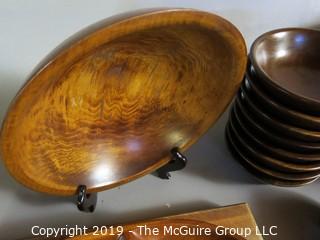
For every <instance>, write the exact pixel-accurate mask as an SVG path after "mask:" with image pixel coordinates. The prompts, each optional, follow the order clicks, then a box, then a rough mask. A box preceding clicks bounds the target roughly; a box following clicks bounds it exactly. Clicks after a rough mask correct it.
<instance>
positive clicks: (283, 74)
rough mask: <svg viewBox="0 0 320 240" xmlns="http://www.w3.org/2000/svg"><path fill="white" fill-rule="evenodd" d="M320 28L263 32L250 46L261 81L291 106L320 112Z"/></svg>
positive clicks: (313, 112)
mask: <svg viewBox="0 0 320 240" xmlns="http://www.w3.org/2000/svg"><path fill="white" fill-rule="evenodd" d="M319 42H320V31H317V30H310V29H301V28H287V29H278V30H274V31H271V32H268V33H265V34H263V35H262V36H260V37H259V38H258V39H256V40H255V41H254V43H253V44H252V46H251V49H250V54H249V56H250V60H251V62H252V65H253V69H254V71H255V72H256V73H257V75H258V76H259V79H260V80H261V83H262V84H263V85H264V86H265V87H266V88H268V89H269V91H270V92H271V93H272V94H273V96H275V97H277V98H278V99H280V102H283V103H286V104H287V105H288V106H291V107H292V108H297V109H300V110H301V111H304V112H307V113H312V114H316V115H320V91H319V89H320V79H319V76H320V44H319Z"/></svg>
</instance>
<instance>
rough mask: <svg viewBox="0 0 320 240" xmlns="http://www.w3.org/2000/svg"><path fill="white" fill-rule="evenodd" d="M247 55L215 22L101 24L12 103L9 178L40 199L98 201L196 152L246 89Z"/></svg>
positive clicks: (162, 17)
mask: <svg viewBox="0 0 320 240" xmlns="http://www.w3.org/2000/svg"><path fill="white" fill-rule="evenodd" d="M245 68H246V47H245V42H244V40H243V38H242V36H241V34H240V33H239V31H238V30H237V29H236V28H235V27H234V26H233V25H232V24H231V23H229V22H228V21H226V20H224V19H223V18H221V17H219V16H216V15H214V14H211V13H207V12H202V11H197V10H191V9H160V10H148V11H143V12H134V13H130V14H125V15H120V16H117V17H114V18H110V19H107V20H104V21H102V22H100V23H98V24H95V25H93V26H91V27H89V28H87V29H85V30H83V31H81V32H80V33H78V34H76V35H75V36H74V37H72V39H71V40H69V41H67V42H66V43H64V44H63V45H62V46H60V47H58V48H57V50H55V51H54V52H53V53H52V54H50V55H49V57H47V58H46V59H45V60H44V61H43V62H42V63H41V64H40V65H39V67H37V68H36V70H35V71H34V72H33V74H32V75H31V76H30V78H29V79H28V81H27V83H26V84H25V85H24V86H23V88H22V89H21V90H20V92H19V93H18V95H17V96H16V98H15V99H14V101H13V102H12V104H11V106H10V108H9V111H8V114H7V116H6V119H5V121H4V124H3V127H2V132H1V153H2V157H3V160H4V162H5V165H6V167H7V168H8V170H9V172H10V173H11V174H12V175H13V176H14V177H15V178H16V179H17V180H18V181H19V182H21V183H22V184H24V185H25V186H27V187H29V188H31V189H33V190H36V191H40V192H46V193H50V194H57V195H73V194H75V193H76V190H77V187H78V186H79V185H86V186H87V189H88V192H89V193H90V192H97V191H101V190H105V189H108V188H112V187H115V186H118V185H120V184H124V183H126V182H129V181H131V180H134V179H136V178H138V177H141V176H143V175H145V174H148V173H150V172H152V171H154V170H156V169H157V168H159V167H160V166H162V165H164V164H166V163H167V162H168V161H169V160H170V157H171V156H170V150H171V149H172V148H174V147H178V148H180V149H181V151H184V150H185V149H187V148H188V147H190V146H191V145H192V144H193V143H194V142H195V141H196V140H197V139H199V137H200V136H201V135H202V134H204V133H205V132H206V131H207V129H208V128H209V127H210V126H212V125H213V123H214V122H215V121H216V120H217V119H218V117H219V116H220V115H221V114H222V113H223V112H224V110H225V109H226V107H227V106H228V104H229V103H230V101H231V99H232V97H233V96H234V95H235V93H236V91H237V90H238V87H239V86H240V83H241V80H242V78H243V75H244V72H245Z"/></svg>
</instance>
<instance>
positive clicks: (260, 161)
mask: <svg viewBox="0 0 320 240" xmlns="http://www.w3.org/2000/svg"><path fill="white" fill-rule="evenodd" d="M229 130H230V134H231V137H232V140H233V141H234V143H235V144H236V147H237V149H238V150H239V151H240V153H241V154H242V155H243V158H245V159H246V162H248V163H249V164H251V165H254V166H255V167H256V168H257V169H259V171H261V172H263V173H265V174H268V175H270V176H273V177H276V178H280V179H285V180H293V181H297V180H308V179H313V178H315V177H319V176H320V171H319V170H317V171H311V172H310V171H309V172H288V171H287V170H286V171H283V170H280V169H278V168H275V167H274V166H271V165H270V164H269V163H270V161H269V162H266V159H267V158H270V157H268V156H266V155H264V154H263V153H262V152H259V151H258V150H256V149H254V148H253V147H251V146H250V145H249V143H248V142H247V141H246V139H245V138H244V137H243V136H241V135H240V134H238V132H237V131H236V129H235V128H233V127H232V125H231V122H230V123H229Z"/></svg>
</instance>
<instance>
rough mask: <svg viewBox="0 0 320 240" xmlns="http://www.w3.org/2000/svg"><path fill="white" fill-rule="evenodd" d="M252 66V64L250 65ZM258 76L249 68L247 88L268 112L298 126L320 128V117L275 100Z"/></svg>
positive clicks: (245, 82)
mask: <svg viewBox="0 0 320 240" xmlns="http://www.w3.org/2000/svg"><path fill="white" fill-rule="evenodd" d="M250 66H251V65H250ZM256 78H257V77H256V76H252V74H251V73H250V71H249V70H247V73H246V79H245V81H244V86H245V88H246V90H247V91H248V92H249V93H250V94H252V95H253V96H254V97H255V98H256V100H257V101H259V102H260V104H261V105H263V106H264V110H265V111H266V112H268V113H273V114H274V115H275V116H277V117H279V118H280V119H282V120H285V121H287V122H288V123H290V124H292V125H295V126H297V127H301V128H306V129H310V130H318V131H319V130H320V117H318V116H314V115H309V114H305V113H303V112H301V111H296V110H294V109H291V108H288V107H287V106H285V105H282V104H281V103H279V102H278V101H276V100H274V99H273V97H272V95H270V94H268V92H267V91H264V88H263V87H262V86H261V85H260V84H259V83H258V81H259V80H256Z"/></svg>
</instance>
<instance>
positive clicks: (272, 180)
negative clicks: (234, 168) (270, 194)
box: [226, 125, 318, 187]
mask: <svg viewBox="0 0 320 240" xmlns="http://www.w3.org/2000/svg"><path fill="white" fill-rule="evenodd" d="M234 139H235V138H234V136H233V135H232V132H231V130H230V128H229V125H228V126H227V127H226V141H227V144H228V146H229V149H230V151H231V153H232V155H233V156H234V157H235V159H236V160H237V161H238V162H239V163H240V164H241V165H242V166H243V167H244V168H245V169H246V170H248V171H249V172H250V173H251V174H252V175H253V176H255V177H256V178H257V179H258V180H260V181H262V182H264V183H269V184H272V185H276V186H280V187H298V186H303V185H306V184H309V183H312V182H314V181H316V180H317V179H318V177H316V178H313V179H307V180H287V179H283V178H278V177H276V176H275V175H278V174H274V172H273V171H271V172H270V171H268V170H265V169H264V168H261V167H260V166H258V165H256V164H253V163H252V162H251V161H249V160H248V158H247V157H246V156H245V155H244V154H243V152H242V151H241V150H239V147H238V145H237V144H236V143H235V141H234Z"/></svg>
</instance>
